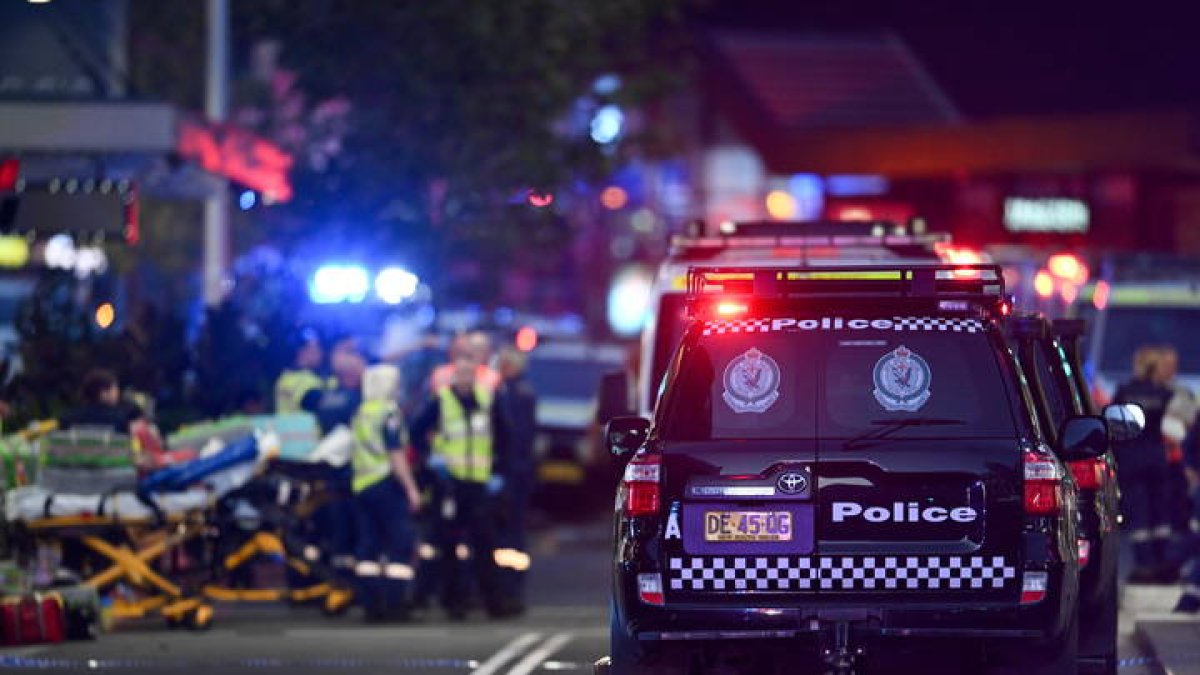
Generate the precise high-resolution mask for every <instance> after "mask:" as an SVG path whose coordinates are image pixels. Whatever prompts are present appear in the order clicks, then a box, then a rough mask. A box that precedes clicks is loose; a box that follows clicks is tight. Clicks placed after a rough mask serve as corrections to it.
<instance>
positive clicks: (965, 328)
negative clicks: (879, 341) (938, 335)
mask: <svg viewBox="0 0 1200 675" xmlns="http://www.w3.org/2000/svg"><path fill="white" fill-rule="evenodd" d="M892 330H895V331H902V330H918V331H921V330H924V331H941V332H953V333H979V332H981V331H983V322H982V321H980V320H979V319H964V318H957V317H931V316H925V317H921V316H897V317H894V318H893V319H892Z"/></svg>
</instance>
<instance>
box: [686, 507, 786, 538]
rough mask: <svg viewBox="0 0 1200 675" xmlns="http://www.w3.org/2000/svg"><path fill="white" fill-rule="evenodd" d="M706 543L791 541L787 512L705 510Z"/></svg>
mask: <svg viewBox="0 0 1200 675" xmlns="http://www.w3.org/2000/svg"><path fill="white" fill-rule="evenodd" d="M704 540H705V541H791V540H792V514H791V513H790V512H788V511H705V512H704Z"/></svg>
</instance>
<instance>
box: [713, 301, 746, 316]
mask: <svg viewBox="0 0 1200 675" xmlns="http://www.w3.org/2000/svg"><path fill="white" fill-rule="evenodd" d="M749 309H750V308H749V307H747V306H746V305H745V303H740V302H722V303H719V304H718V305H717V314H718V315H720V316H737V315H739V314H745V313H746V312H747V311H749Z"/></svg>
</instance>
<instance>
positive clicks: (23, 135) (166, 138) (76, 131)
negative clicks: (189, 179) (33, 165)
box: [0, 101, 178, 154]
mask: <svg viewBox="0 0 1200 675" xmlns="http://www.w3.org/2000/svg"><path fill="white" fill-rule="evenodd" d="M177 126H178V124H177V116H176V111H175V109H174V108H172V107H171V106H169V105H166V104H164V103H124V102H121V103H115V102H112V103H110V102H75V101H71V102H67V101H63V102H3V101H0V153H5V152H10V153H18V154H19V153H108V152H111V153H167V152H172V151H174V150H175V148H176V145H177V141H178V131H177Z"/></svg>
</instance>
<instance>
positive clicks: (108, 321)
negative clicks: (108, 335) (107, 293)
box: [96, 302, 117, 328]
mask: <svg viewBox="0 0 1200 675" xmlns="http://www.w3.org/2000/svg"><path fill="white" fill-rule="evenodd" d="M116 318H117V310H116V309H114V308H113V305H112V303H111V302H106V303H104V304H102V305H100V306H99V307H97V308H96V325H97V326H99V327H100V328H108V327H109V326H111V325H113V321H114V320H115V319H116Z"/></svg>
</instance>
